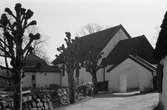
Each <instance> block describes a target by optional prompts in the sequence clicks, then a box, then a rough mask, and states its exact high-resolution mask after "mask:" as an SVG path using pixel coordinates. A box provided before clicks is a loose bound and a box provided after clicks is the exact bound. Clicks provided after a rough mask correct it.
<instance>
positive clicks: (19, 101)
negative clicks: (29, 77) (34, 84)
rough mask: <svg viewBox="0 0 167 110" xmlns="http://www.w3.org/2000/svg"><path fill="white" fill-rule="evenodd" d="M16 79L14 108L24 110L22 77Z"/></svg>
mask: <svg viewBox="0 0 167 110" xmlns="http://www.w3.org/2000/svg"><path fill="white" fill-rule="evenodd" d="M15 78H17V79H14V110H22V106H21V104H22V97H21V83H20V81H21V80H20V77H19V76H17V77H15Z"/></svg>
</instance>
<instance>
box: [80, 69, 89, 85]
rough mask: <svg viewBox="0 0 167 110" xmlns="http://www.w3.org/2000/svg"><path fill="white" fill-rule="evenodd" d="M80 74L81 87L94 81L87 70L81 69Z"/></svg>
mask: <svg viewBox="0 0 167 110" xmlns="http://www.w3.org/2000/svg"><path fill="white" fill-rule="evenodd" d="M79 72H80V74H79V85H82V84H85V83H88V82H91V81H92V76H91V74H90V73H89V72H86V70H85V68H81V69H80V71H79Z"/></svg>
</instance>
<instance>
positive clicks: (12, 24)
mask: <svg viewBox="0 0 167 110" xmlns="http://www.w3.org/2000/svg"><path fill="white" fill-rule="evenodd" d="M14 9H15V12H12V11H11V10H10V9H9V8H5V12H6V13H3V14H2V15H1V19H0V27H1V30H2V36H1V37H0V55H1V56H2V57H4V58H5V64H6V66H3V65H1V66H0V68H1V69H5V70H8V71H9V72H10V73H11V75H10V76H9V77H3V76H1V78H4V79H7V80H11V81H12V83H13V87H14V88H15V91H14V92H15V97H14V107H15V108H14V110H18V109H21V104H20V103H21V102H20V101H21V100H22V99H21V97H20V96H21V95H20V93H21V91H20V90H21V89H20V87H21V85H20V84H21V83H20V81H21V79H22V73H23V66H24V62H25V61H26V57H27V55H28V54H29V53H30V52H31V51H32V50H33V48H32V46H31V44H32V43H33V41H35V40H38V39H40V34H39V33H36V34H33V33H29V34H28V36H25V31H26V29H27V28H28V27H30V26H33V25H36V24H37V22H36V21H35V20H31V21H30V19H31V18H32V16H33V12H32V11H31V10H30V9H25V8H22V5H21V4H20V3H17V4H16V5H15V8H14ZM8 16H10V17H11V18H13V19H12V21H11V20H9V18H8ZM25 37H28V42H27V43H26V44H24V43H23V42H24V39H25Z"/></svg>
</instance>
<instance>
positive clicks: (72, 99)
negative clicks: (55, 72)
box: [68, 72, 75, 104]
mask: <svg viewBox="0 0 167 110" xmlns="http://www.w3.org/2000/svg"><path fill="white" fill-rule="evenodd" d="M68 86H69V98H70V103H71V104H72V103H75V82H74V77H73V73H72V72H69V73H68Z"/></svg>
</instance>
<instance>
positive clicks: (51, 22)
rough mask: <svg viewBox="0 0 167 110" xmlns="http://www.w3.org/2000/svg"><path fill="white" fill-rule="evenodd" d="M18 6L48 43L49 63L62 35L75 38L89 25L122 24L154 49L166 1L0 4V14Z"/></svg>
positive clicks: (37, 0)
mask: <svg viewBox="0 0 167 110" xmlns="http://www.w3.org/2000/svg"><path fill="white" fill-rule="evenodd" d="M17 2H21V3H22V4H23V7H25V8H30V9H32V10H33V11H34V19H36V20H37V21H38V27H39V32H41V33H42V35H43V36H44V37H45V39H47V46H46V47H45V49H46V52H47V53H48V56H49V58H50V60H53V59H54V58H55V57H54V56H55V54H57V50H56V48H57V47H58V46H60V45H61V44H62V43H64V42H63V39H64V37H65V34H64V33H65V32H67V31H68V32H71V33H72V34H75V33H77V32H79V31H80V29H81V28H82V27H83V26H84V25H86V24H88V23H96V24H99V25H101V26H103V27H112V26H115V25H119V24H122V25H123V26H124V28H125V29H126V30H127V31H128V33H129V34H130V35H131V36H132V37H136V36H139V35H143V34H144V35H146V37H147V38H148V40H149V41H150V43H151V44H153V45H154V42H155V40H156V36H157V32H158V30H159V26H160V25H161V22H162V19H163V16H164V14H165V12H166V10H167V1H166V0H0V14H1V13H2V12H3V10H4V8H5V7H10V8H13V7H14V5H15V3H17Z"/></svg>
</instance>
